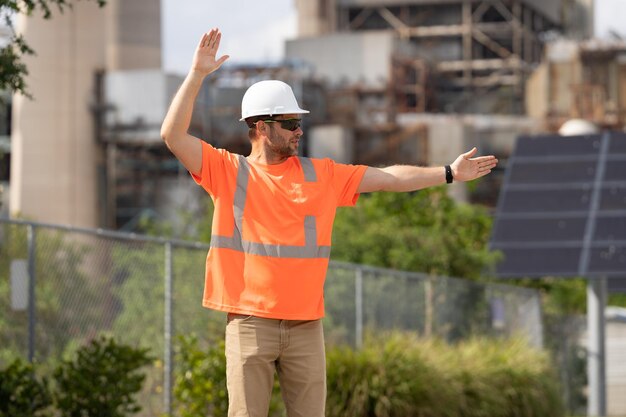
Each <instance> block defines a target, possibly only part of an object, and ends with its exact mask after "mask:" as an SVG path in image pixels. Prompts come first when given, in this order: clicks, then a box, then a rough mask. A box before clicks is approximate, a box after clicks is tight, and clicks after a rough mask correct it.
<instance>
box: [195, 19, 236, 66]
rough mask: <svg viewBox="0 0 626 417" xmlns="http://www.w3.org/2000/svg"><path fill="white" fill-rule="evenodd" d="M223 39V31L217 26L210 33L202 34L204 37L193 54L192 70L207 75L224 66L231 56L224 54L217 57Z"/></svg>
mask: <svg viewBox="0 0 626 417" xmlns="http://www.w3.org/2000/svg"><path fill="white" fill-rule="evenodd" d="M221 39H222V33H221V32H220V31H219V29H217V28H215V29H211V31H209V33H205V34H203V35H202V39H200V43H199V44H198V47H197V48H196V52H195V53H194V56H193V63H192V65H191V70H192V71H195V72H198V73H200V74H202V75H205V76H206V75H209V74H210V73H212V72H213V71H215V70H217V69H218V68H219V67H221V66H222V64H223V63H224V62H225V61H226V60H227V59H228V58H229V56H228V55H223V56H221V57H220V58H219V59H215V56H216V55H217V49H218V48H219V46H220V40H221Z"/></svg>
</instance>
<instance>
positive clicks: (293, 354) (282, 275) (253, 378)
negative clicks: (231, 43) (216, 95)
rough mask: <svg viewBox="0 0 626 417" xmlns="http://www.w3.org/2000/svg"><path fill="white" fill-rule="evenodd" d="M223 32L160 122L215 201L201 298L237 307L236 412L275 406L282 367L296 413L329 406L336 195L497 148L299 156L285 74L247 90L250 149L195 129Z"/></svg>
mask: <svg viewBox="0 0 626 417" xmlns="http://www.w3.org/2000/svg"><path fill="white" fill-rule="evenodd" d="M220 39H221V33H220V32H219V30H217V29H212V30H211V31H210V32H209V33H206V34H204V35H203V36H202V39H201V40H200V44H199V45H198V47H197V49H196V52H195V55H194V58H193V64H192V66H191V69H190V71H189V74H188V75H187V77H186V79H185V81H184V82H183V84H182V86H181V88H180V90H179V91H178V93H177V94H176V96H175V97H174V100H173V102H172V104H171V106H170V109H169V111H168V113H167V116H166V117H165V121H164V122H163V126H162V128H161V135H162V137H163V139H164V140H165V143H166V144H167V146H168V147H169V149H170V150H171V151H172V152H173V153H174V154H175V155H176V157H177V158H178V159H179V160H180V161H181V162H182V164H183V165H184V166H185V167H186V168H187V169H188V170H189V172H190V173H191V174H192V176H193V178H194V179H195V181H196V182H197V183H198V184H200V185H201V186H202V187H203V188H204V189H205V190H206V191H207V192H208V193H209V194H210V195H211V197H212V199H213V201H214V203H215V213H214V218H213V229H212V237H211V249H210V250H209V254H208V256H207V263H206V277H205V289H204V297H203V305H204V306H205V307H208V308H212V309H216V310H220V311H224V312H227V313H228V319H227V325H226V358H227V371H226V372H227V385H228V396H229V411H228V415H229V416H251V417H256V416H267V413H268V407H269V400H270V396H271V390H272V384H273V379H274V372H277V373H278V377H279V380H280V384H281V392H282V394H283V399H284V401H285V406H286V409H287V414H288V416H289V417H294V416H303V417H304V416H306V417H322V416H323V415H324V405H325V398H326V373H325V372H326V365H325V356H324V338H323V334H322V325H321V321H320V319H321V317H322V316H323V315H324V300H323V285H324V279H325V275H326V270H327V267H328V259H329V256H330V244H331V231H332V224H333V220H334V216H335V210H336V208H337V207H338V206H351V205H354V204H355V203H356V200H357V199H358V196H359V194H360V193H367V192H372V191H413V190H418V189H421V188H425V187H429V186H434V185H438V184H444V183H446V182H452V180H453V179H454V180H455V181H469V180H473V179H475V178H478V177H482V176H483V175H486V174H488V173H489V172H491V169H492V168H493V167H495V165H496V163H497V160H496V159H495V158H494V157H493V156H484V157H478V158H474V157H473V156H474V154H475V153H476V149H475V148H474V149H472V150H471V151H469V152H467V153H466V154H463V155H460V156H459V157H458V158H457V159H456V160H455V161H454V162H453V163H452V164H451V165H449V166H445V167H431V168H424V167H414V166H391V167H387V168H382V169H379V168H373V167H366V166H362V165H345V164H337V163H335V162H333V161H331V160H330V159H309V158H301V157H298V156H297V155H298V146H299V141H300V138H301V137H302V133H303V132H302V129H300V117H301V115H302V114H306V113H308V111H307V110H304V109H301V108H300V107H299V105H298V103H297V101H296V98H295V97H294V95H293V92H292V90H291V88H290V87H289V86H288V85H287V84H285V83H283V82H281V81H276V80H268V81H261V82H259V83H256V84H254V85H252V86H251V87H250V88H249V89H248V90H247V91H246V93H245V95H244V97H243V100H242V118H241V120H242V121H245V122H246V123H247V125H248V127H249V137H250V141H251V144H252V151H251V152H250V155H248V156H247V157H244V156H241V155H235V154H232V153H229V152H227V151H225V150H218V149H215V148H213V147H212V146H211V145H209V144H208V143H206V142H203V141H201V140H200V139H198V138H195V137H193V136H191V135H189V134H188V133H187V130H188V128H189V123H190V120H191V114H192V109H193V103H194V100H195V97H196V95H197V94H198V91H199V89H200V87H201V85H202V80H203V79H204V78H205V77H206V76H207V75H209V74H210V73H212V72H214V71H215V70H217V69H218V68H219V67H220V66H221V65H222V64H223V63H224V61H226V60H227V59H228V56H227V55H225V56H222V57H221V58H219V59H216V53H217V50H218V47H219V44H220Z"/></svg>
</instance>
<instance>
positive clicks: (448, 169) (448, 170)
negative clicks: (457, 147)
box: [446, 165, 454, 184]
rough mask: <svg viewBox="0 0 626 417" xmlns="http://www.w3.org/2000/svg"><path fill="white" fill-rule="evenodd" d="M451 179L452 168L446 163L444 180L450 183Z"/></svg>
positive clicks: (452, 178)
mask: <svg viewBox="0 0 626 417" xmlns="http://www.w3.org/2000/svg"><path fill="white" fill-rule="evenodd" d="M453 180H454V177H453V176H452V168H450V165H446V182H447V183H448V184H452V181H453Z"/></svg>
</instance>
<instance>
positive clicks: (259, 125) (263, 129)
mask: <svg viewBox="0 0 626 417" xmlns="http://www.w3.org/2000/svg"><path fill="white" fill-rule="evenodd" d="M255 126H256V131H257V136H259V135H265V136H267V130H268V129H269V126H268V125H267V123H265V122H264V121H263V120H259V121H258V122H256V124H255Z"/></svg>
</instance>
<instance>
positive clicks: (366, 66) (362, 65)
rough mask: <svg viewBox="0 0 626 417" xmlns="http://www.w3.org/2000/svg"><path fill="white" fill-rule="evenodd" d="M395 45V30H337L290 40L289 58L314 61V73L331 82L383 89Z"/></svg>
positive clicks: (287, 46) (288, 44) (287, 51)
mask: <svg viewBox="0 0 626 417" xmlns="http://www.w3.org/2000/svg"><path fill="white" fill-rule="evenodd" d="M394 48H395V41H394V32H393V31H388V30H384V31H368V32H358V33H357V32H355V33H335V34H331V35H325V36H320V37H315V38H300V39H295V40H291V41H287V44H286V57H287V59H293V60H299V61H304V62H307V63H309V64H311V65H312V66H313V67H314V74H315V76H316V77H318V78H321V79H324V80H327V81H329V82H330V83H331V84H341V83H347V84H357V83H363V84H366V85H368V86H370V87H375V88H382V87H384V86H385V82H386V80H388V79H389V70H390V68H389V62H390V56H391V54H392V53H393V51H394Z"/></svg>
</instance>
